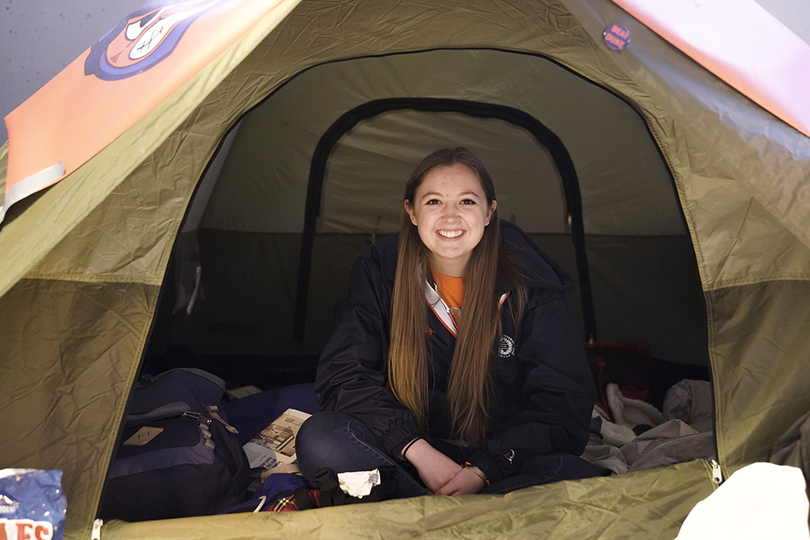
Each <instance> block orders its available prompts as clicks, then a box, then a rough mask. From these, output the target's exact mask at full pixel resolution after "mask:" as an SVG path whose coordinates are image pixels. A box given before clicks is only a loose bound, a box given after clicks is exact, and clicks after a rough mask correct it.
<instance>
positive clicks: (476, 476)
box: [436, 466, 486, 495]
mask: <svg viewBox="0 0 810 540" xmlns="http://www.w3.org/2000/svg"><path fill="white" fill-rule="evenodd" d="M485 485H486V482H485V481H484V473H483V472H481V470H480V469H479V468H478V467H475V466H473V467H464V468H462V469H461V470H460V471H459V472H458V473H456V475H455V476H454V477H453V478H452V479H451V480H450V481H449V482H448V483H446V484H445V485H444V487H442V489H440V490H439V492H438V493H436V495H470V494H472V493H478V492H479V491H481V489H482V488H483V487H484V486H485Z"/></svg>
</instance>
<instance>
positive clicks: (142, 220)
mask: <svg viewBox="0 0 810 540" xmlns="http://www.w3.org/2000/svg"><path fill="white" fill-rule="evenodd" d="M214 3H215V4H216V2H214ZM235 3H238V2H235ZM244 3H245V4H249V3H250V2H244ZM265 3H266V2H265ZM220 4H221V2H220ZM266 4H269V3H266ZM435 4H436V5H425V4H424V3H420V2H410V1H404V2H381V1H374V2H370V1H368V0H366V1H362V0H346V1H341V2H331V1H325V2H314V1H303V2H300V3H298V2H295V1H286V2H280V3H279V4H278V5H275V6H274V9H272V10H271V11H269V12H267V13H265V14H262V15H261V16H257V17H255V19H254V20H252V21H251V24H250V25H249V26H248V27H247V28H246V29H245V30H244V31H243V32H241V33H240V34H239V35H238V37H237V38H236V39H235V40H234V41H233V42H232V43H228V44H226V45H225V46H224V47H223V49H222V52H221V53H218V54H216V55H214V56H213V59H212V60H211V61H210V62H209V63H207V64H205V65H201V66H199V67H195V70H194V71H193V73H191V75H190V76H189V78H188V80H187V81H185V82H184V83H183V84H182V85H180V86H179V88H178V89H176V90H174V89H172V90H171V91H164V94H165V96H164V97H161V99H159V100H154V103H151V102H150V103H151V104H150V105H149V107H147V108H146V109H145V110H144V112H143V114H141V115H138V116H137V117H135V118H133V119H132V121H131V126H127V127H126V129H123V130H122V131H121V133H120V134H116V135H115V136H114V137H112V138H111V139H110V141H109V142H105V143H104V144H103V145H101V146H100V148H99V150H98V151H97V153H94V154H93V155H91V156H88V157H87V158H86V159H82V160H80V161H78V162H74V163H73V164H71V163H70V162H69V161H66V162H65V166H66V167H67V169H66V170H67V173H68V174H66V176H65V178H64V179H62V180H61V181H59V182H58V183H56V184H53V185H52V186H51V187H49V188H48V189H47V190H45V191H42V192H40V193H37V194H36V195H32V196H30V197H28V198H26V199H22V200H20V201H19V202H16V204H14V205H13V206H10V205H9V204H8V197H9V195H8V192H7V194H6V197H7V200H6V205H5V207H6V208H7V214H6V217H5V221H4V222H3V224H2V228H0V257H2V268H3V272H2V275H0V326H1V327H2V328H3V332H2V334H0V347H2V349H1V350H2V351H3V353H2V355H3V361H2V363H0V389H1V390H2V392H0V396H2V397H0V410H2V413H3V414H2V415H0V418H2V419H0V426H2V433H3V434H4V441H3V443H2V446H1V447H2V460H0V461H1V462H2V465H3V466H14V467H34V468H42V469H62V470H63V471H64V486H65V490H66V493H67V495H68V504H69V506H68V523H67V526H66V532H67V537H69V538H89V537H90V536H91V532H92V526H93V520H94V518H95V516H96V511H97V508H98V502H99V499H100V496H101V492H102V489H103V485H104V479H105V474H106V470H107V467H108V465H109V463H110V459H111V456H112V454H113V452H114V448H115V444H116V439H117V436H118V433H119V427H120V424H121V419H122V418H123V415H124V411H125V409H126V405H127V397H128V394H129V389H130V388H131V386H132V384H133V381H134V380H135V377H136V375H137V373H138V370H139V369H140V366H141V363H142V360H143V357H144V354H145V350H146V349H147V348H153V349H160V348H161V347H162V348H165V347H168V346H170V345H175V344H181V345H189V344H190V345H191V346H192V347H197V348H198V350H200V351H206V352H212V353H215V354H218V355H222V356H230V357H231V358H239V357H240V356H245V357H249V356H256V355H264V356H266V357H270V359H271V360H277V361H278V362H279V363H280V365H281V364H284V362H303V363H306V362H311V361H312V358H313V357H315V356H316V355H317V352H318V349H319V346H320V344H321V343H322V341H323V339H325V336H326V334H328V331H329V325H330V317H331V309H332V306H333V305H334V302H335V301H336V300H337V299H339V298H340V297H341V296H342V294H343V293H344V290H345V287H344V284H345V279H346V276H347V273H348V270H349V268H350V266H351V263H352V261H353V260H354V258H355V257H356V255H357V254H358V253H360V252H361V251H362V250H363V249H364V248H365V247H366V246H367V245H368V244H369V243H370V242H372V241H374V240H375V239H376V238H377V237H378V236H381V235H385V234H390V233H391V232H393V231H394V230H395V228H396V216H397V212H398V206H399V203H398V202H397V201H398V199H399V196H400V191H401V189H402V185H403V182H404V179H405V178H406V177H407V174H408V172H409V171H410V169H411V168H412V167H413V166H414V164H415V163H416V162H417V161H418V160H419V159H420V158H421V157H422V156H423V155H425V154H426V153H428V152H429V151H430V150H433V149H434V148H436V147H438V146H445V145H448V144H464V145H468V146H470V147H471V148H473V149H474V150H475V151H477V152H479V153H480V154H481V155H482V156H483V157H484V159H485V160H486V161H487V162H488V163H489V164H490V166H491V168H492V169H493V171H494V173H495V177H496V178H497V179H498V180H499V182H498V189H499V208H501V209H502V211H503V214H502V216H503V217H505V218H507V219H511V220H514V221H515V222H517V223H518V224H519V225H520V226H521V227H523V228H525V229H526V230H527V231H528V232H529V233H531V234H532V235H533V236H534V237H535V238H537V239H538V241H539V242H540V243H541V244H542V245H543V246H544V247H546V248H547V249H548V251H549V252H550V253H552V255H553V256H554V257H555V258H557V259H558V260H560V261H561V262H562V263H563V264H564V265H565V266H566V267H567V268H569V269H570V270H571V271H572V273H574V274H576V276H577V280H578V281H579V283H580V284H581V286H580V289H579V294H578V296H577V297H576V298H575V302H576V305H577V306H578V316H579V318H580V320H581V324H582V332H583V340H588V339H590V338H595V339H599V340H626V339H639V340H643V341H645V342H647V343H649V345H650V349H651V351H652V353H653V354H654V355H655V356H656V357H659V358H662V359H665V360H668V361H672V362H680V363H685V364H698V365H701V364H702V365H708V366H709V367H710V369H711V375H712V386H713V390H714V405H715V433H716V442H717V454H718V461H719V463H720V466H721V468H722V470H723V473H724V474H725V475H728V474H730V473H731V472H733V471H734V470H737V469H738V468H740V467H742V466H744V465H746V464H748V463H752V462H754V461H761V460H764V459H766V458H767V452H768V448H769V446H770V444H771V443H772V442H773V441H774V440H775V439H776V437H778V436H779V435H780V434H781V433H782V432H783V431H784V430H785V429H786V428H787V427H788V426H789V425H790V424H791V423H792V422H793V421H794V420H795V419H796V418H798V417H799V416H800V415H801V414H802V413H803V412H805V411H807V410H808V409H810V392H808V386H809V385H810V382H808V381H807V378H806V377H804V376H803V375H804V374H805V373H806V371H807V367H808V363H810V361H809V360H808V355H807V351H808V350H810V336H808V333H807V332H806V331H805V329H806V328H807V326H808V323H810V301H808V300H810V283H808V280H809V279H810V273H808V271H807V269H808V268H810V232H809V231H810V227H808V225H809V224H810V192H809V190H810V139H808V137H807V136H806V135H804V134H802V133H801V132H800V131H798V129H797V128H796V127H793V126H791V125H789V124H788V123H786V122H785V121H783V120H782V119H780V118H777V117H776V116H774V114H772V113H771V112H768V111H766V110H765V109H763V108H762V107H761V106H759V105H758V104H756V103H754V102H752V101H751V100H750V99H749V98H748V97H746V96H744V95H743V94H741V93H739V92H738V91H736V90H734V89H733V88H731V87H730V86H729V84H727V83H726V82H723V81H722V80H720V79H718V77H717V76H715V75H713V74H712V73H711V72H710V71H708V70H706V69H705V68H703V67H701V66H700V65H698V64H697V63H696V62H695V61H694V60H692V59H691V58H689V57H688V56H686V55H685V54H683V53H682V52H680V51H679V50H678V49H677V48H675V47H674V46H673V45H671V44H670V43H669V42H667V41H666V40H664V39H663V38H662V37H660V36H659V35H658V34H657V33H655V32H653V31H652V30H650V29H649V28H648V27H647V26H645V25H644V24H642V23H641V22H639V20H637V19H636V18H634V17H633V16H631V15H630V14H629V13H628V12H626V11H624V10H623V9H622V8H620V7H618V6H617V5H616V4H614V3H611V2H609V1H607V0H568V1H565V2H563V1H553V0H544V1H542V2H537V1H528V0H508V1H499V2H491V1H486V0H474V1H468V0H465V1H463V2H462V1H456V0H446V1H443V2H441V3H435ZM127 20H129V19H125V21H127ZM200 20H201V21H202V20H203V19H202V18H201V19H200ZM614 25H617V26H615V28H617V29H618V30H619V32H618V34H615V35H618V36H619V37H620V38H621V37H627V35H629V37H630V40H629V43H627V42H626V40H625V43H624V44H623V45H624V46H623V47H610V46H608V45H609V44H608V41H610V38H609V36H612V35H614V34H611V32H610V31H609V30H610V29H612V28H614ZM625 34H627V35H625ZM614 37H615V36H614ZM606 38H608V39H607V40H606ZM612 45H614V46H615V45H617V44H616V43H612ZM617 48H618V49H619V50H616V49H617ZM92 54H93V51H92V50H91V51H89V52H88V53H86V54H85V55H84V56H83V57H82V58H81V59H80V61H81V63H82V64H84V62H85V60H86V58H87V57H89V56H90V55H92ZM155 69H159V68H155ZM146 73H149V72H148V71H147V72H146ZM158 91H161V89H159V88H156V89H155V92H156V93H157V92H158ZM118 108H119V109H120V110H125V111H129V110H130V108H129V107H128V106H126V105H124V106H119V107H118ZM35 127H37V128H39V127H40V126H35ZM73 128H75V130H76V131H75V133H74V132H73V131H71V129H73ZM83 130H84V131H83ZM9 131H10V137H11V141H10V143H7V144H6V145H5V146H4V147H3V148H2V149H0V181H2V182H8V181H10V180H9V179H11V178H12V177H13V175H14V174H16V173H13V171H12V169H13V167H12V161H11V160H12V158H13V157H14V153H15V152H18V149H19V148H20V147H19V146H15V135H14V130H12V129H11V128H10V130H9ZM34 131H37V130H34ZM40 131H43V130H41V129H40ZM62 131H63V132H62V135H63V136H66V137H67V138H77V136H76V134H79V133H81V134H84V133H85V132H86V131H87V130H86V129H85V126H83V125H80V124H76V125H74V126H66V127H65V128H64V129H63V130H62ZM94 133H95V132H93V133H88V134H87V137H88V138H90V137H91V136H93V135H94ZM38 135H40V136H42V137H43V138H44V137H45V135H44V134H42V133H39V134H38ZM82 137H84V135H82ZM82 137H79V138H82ZM19 151H22V150H19ZM15 166H16V165H15ZM7 167H8V169H7ZM9 206H10V207H9ZM182 238H192V239H193V240H195V241H196V243H197V245H198V246H199V249H198V253H197V254H195V253H194V251H193V250H191V253H192V255H187V254H186V253H187V252H186V251H185V250H181V249H175V245H180V242H178V239H182ZM192 244H193V242H190V245H192ZM173 253H174V254H175V255H174V256H173V255H172V254H173ZM170 260H171V261H172V265H173V269H174V270H176V271H177V273H178V275H180V278H183V277H184V269H187V268H192V269H193V270H195V271H196V268H197V266H199V267H200V269H201V273H200V276H201V283H202V295H203V296H198V297H197V299H196V301H195V302H194V305H192V306H191V309H190V310H189V311H190V313H187V314H186V315H184V314H183V312H182V310H181V311H180V312H178V313H172V311H174V309H173V308H174V305H175V304H176V303H177V302H176V300H177V298H175V293H174V292H173V291H174V290H175V284H176V282H177V280H178V278H177V277H176V275H175V272H167V268H169V264H170ZM189 265H190V266H189ZM194 275H195V276H196V274H194ZM180 281H183V279H180ZM193 281H194V280H193V279H192V282H193ZM195 285H196V283H195ZM192 288H193V287H192ZM188 306H189V303H188V302H183V305H182V306H181V307H185V308H188ZM178 321H179V322H178ZM713 474H716V472H714V471H713V470H712V467H711V466H710V464H708V463H707V462H703V461H693V462H688V463H682V464H678V465H674V466H671V467H666V468H662V469H655V470H651V471H644V472H639V473H631V474H627V475H621V476H618V477H611V478H596V479H589V480H585V481H580V482H563V483H559V484H554V485H550V486H541V487H535V488H530V489H527V490H523V491H520V492H517V493H514V494H511V495H508V496H504V497H495V496H471V497H461V498H430V497H423V498H417V499H409V500H404V501H388V502H383V503H375V504H367V505H357V506H353V507H345V508H332V509H322V510H316V511H308V512H299V513H285V514H283V515H279V514H267V515H232V516H212V517H201V518H192V519H184V520H170V521H166V522H148V523H135V524H126V523H121V522H112V523H108V524H105V525H104V527H103V530H102V533H103V537H104V538H105V539H106V538H149V537H161V538H189V537H202V536H204V537H206V538H236V537H238V538H259V537H282V536H284V537H296V538H308V537H319V536H323V535H325V534H328V535H329V536H330V537H331V536H340V535H344V536H347V537H352V538H366V537H368V538H379V537H386V538H400V537H403V538H405V537H408V538H412V537H427V538H444V537H459V536H461V537H486V538H490V537H492V536H494V535H498V536H532V537H535V536H551V535H552V534H553V535H554V537H555V538H556V537H560V538H563V537H566V538H568V537H570V538H581V537H583V536H588V537H600V536H603V537H606V538H612V537H654V538H660V537H667V536H669V537H673V536H674V535H675V534H676V533H677V530H678V528H679V526H680V524H681V523H682V521H683V519H684V518H685V516H686V515H687V513H688V512H689V510H690V509H691V508H692V507H693V506H694V505H695V504H696V503H697V502H698V501H699V500H701V499H703V498H705V497H706V496H707V495H708V494H709V493H711V491H712V490H713V489H714V486H715V485H716V484H715V482H714V480H713ZM324 531H327V532H324Z"/></svg>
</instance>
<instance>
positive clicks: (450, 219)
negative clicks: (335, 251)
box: [405, 163, 498, 277]
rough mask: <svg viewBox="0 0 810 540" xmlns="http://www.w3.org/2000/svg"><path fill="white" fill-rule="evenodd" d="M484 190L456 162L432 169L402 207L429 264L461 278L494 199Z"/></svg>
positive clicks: (492, 207) (494, 205)
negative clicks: (426, 251)
mask: <svg viewBox="0 0 810 540" xmlns="http://www.w3.org/2000/svg"><path fill="white" fill-rule="evenodd" d="M492 195H493V194H492V193H484V188H483V186H482V182H481V181H480V180H479V179H478V175H477V174H476V173H475V172H474V171H473V170H472V169H470V168H469V167H468V166H467V165H464V164H461V163H456V164H453V165H442V166H438V167H435V168H432V169H431V170H430V172H429V173H428V174H426V175H425V177H424V180H423V181H422V183H421V185H420V186H419V189H417V190H416V193H415V194H414V198H413V199H414V200H413V202H412V201H411V200H410V199H406V200H405V210H406V211H407V212H408V215H409V216H410V218H411V222H412V223H413V224H414V225H416V228H417V230H418V231H419V238H421V239H422V243H424V244H425V247H427V249H428V251H429V252H430V254H429V256H428V257H429V259H430V264H431V267H433V269H434V270H436V271H438V272H440V273H442V274H445V275H448V276H454V277H461V276H462V275H463V274H464V268H465V267H466V266H467V261H468V260H469V259H470V253H472V250H473V248H475V246H477V245H478V242H479V241H480V240H481V237H482V236H483V235H484V228H485V227H486V226H487V225H489V222H490V219H491V218H492V213H493V212H494V211H495V208H496V207H497V206H498V202H497V201H495V200H494V199H493V198H492Z"/></svg>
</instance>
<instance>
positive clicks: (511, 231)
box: [498, 220, 574, 293]
mask: <svg viewBox="0 0 810 540" xmlns="http://www.w3.org/2000/svg"><path fill="white" fill-rule="evenodd" d="M500 224H501V237H502V238H503V241H504V243H505V244H506V248H507V249H509V250H511V251H512V253H513V254H514V255H515V256H517V257H518V258H519V259H520V260H521V261H522V262H523V268H522V269H521V270H522V272H523V278H524V279H525V280H526V286H527V287H529V288H534V287H537V288H544V289H550V290H554V291H563V292H571V291H573V290H574V280H573V279H572V278H571V276H570V275H569V274H568V272H566V271H565V269H564V268H563V267H562V266H560V265H559V264H558V263H557V261H555V260H554V259H552V258H551V257H550V256H549V255H548V254H547V253H546V252H545V251H543V249H542V248H541V247H540V246H539V245H537V242H535V241H534V240H533V239H532V238H531V237H530V236H529V235H528V234H526V233H525V232H523V229H521V228H520V227H518V226H517V225H515V224H513V223H510V222H508V221H504V220H501V223H500ZM513 288H514V285H513V284H512V283H510V282H509V281H507V280H506V279H505V278H502V281H501V282H499V284H498V290H499V292H502V293H503V292H506V291H509V290H511V289H513Z"/></svg>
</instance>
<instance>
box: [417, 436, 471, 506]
mask: <svg viewBox="0 0 810 540" xmlns="http://www.w3.org/2000/svg"><path fill="white" fill-rule="evenodd" d="M405 459H407V460H408V461H410V462H411V463H413V466H414V467H416V472H418V473H419V478H421V479H422V482H424V483H425V485H426V486H427V488H428V490H429V491H430V493H432V494H433V495H437V494H439V493H440V491H441V490H442V489H443V488H444V487H445V486H446V485H447V484H448V482H450V481H451V480H453V478H455V476H456V475H457V474H458V473H459V471H461V470H462V468H461V465H459V464H458V463H456V462H455V461H453V460H452V459H450V458H449V457H447V456H445V455H444V454H442V453H441V452H439V451H438V450H436V449H435V448H433V446H431V445H430V443H429V442H427V441H426V440H425V439H419V440H418V441H416V442H415V443H413V444H412V445H411V447H410V448H408V451H407V452H406V453H405ZM473 476H474V475H473ZM478 481H479V482H481V480H480V479H479V480H478ZM478 489H481V487H480V486H479V488H478Z"/></svg>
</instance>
